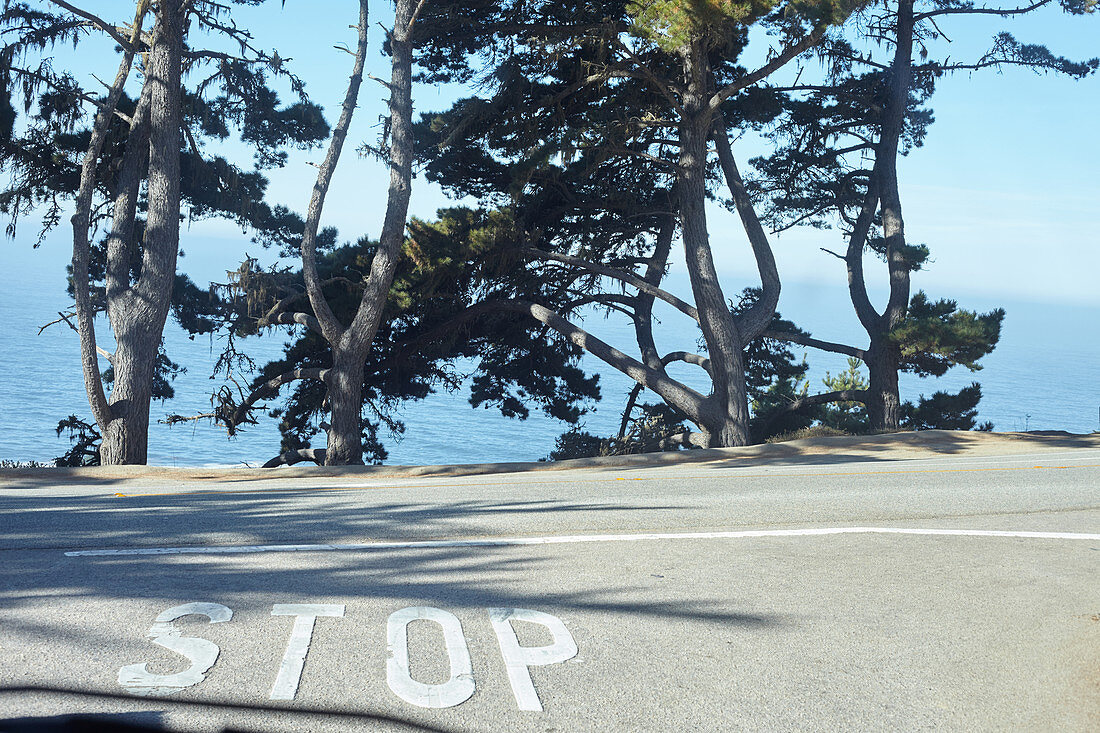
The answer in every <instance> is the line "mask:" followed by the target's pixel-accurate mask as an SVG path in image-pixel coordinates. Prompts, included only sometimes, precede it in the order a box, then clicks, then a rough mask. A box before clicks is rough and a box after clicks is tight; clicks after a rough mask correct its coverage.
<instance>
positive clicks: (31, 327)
mask: <svg viewBox="0 0 1100 733" xmlns="http://www.w3.org/2000/svg"><path fill="white" fill-rule="evenodd" d="M11 247H13V245H11V244H10V243H4V244H3V245H0V318H2V320H3V323H4V324H5V325H4V329H3V334H4V336H3V347H2V348H0V458H7V459H19V460H28V459H35V460H42V461H45V460H50V459H52V458H54V457H55V456H58V455H61V453H63V452H64V451H65V449H66V448H67V446H68V441H67V439H66V438H65V437H61V438H58V437H57V436H56V435H55V432H54V427H55V426H56V424H57V421H58V420H59V419H60V418H63V417H65V416H67V415H69V414H73V413H75V414H77V415H80V416H83V417H85V418H88V416H89V415H90V411H89V409H88V404H87V400H86V397H85V395H84V387H83V382H82V379H81V371H80V359H79V345H78V341H77V338H76V334H75V333H74V332H73V331H71V330H70V329H69V328H68V327H67V326H65V325H63V324H61V325H55V326H52V327H51V328H49V329H47V330H46V331H45V332H44V333H43V334H41V335H36V333H37V331H38V328H39V326H41V325H42V324H44V323H46V322H47V321H50V320H53V319H54V318H56V317H57V311H58V310H59V309H61V308H63V307H65V306H66V304H67V299H66V297H65V294H64V286H63V283H64V274H63V272H59V271H58V269H59V268H57V267H56V265H55V264H53V263H55V262H56V260H51V259H50V258H47V257H44V256H43V257H40V258H39V257H36V254H35V253H22V252H20V253H18V254H17V255H13V254H12V252H13V251H12V249H10V248H11ZM741 285H742V284H738V283H730V286H729V287H730V292H731V293H732V292H735V290H737V289H739V288H740V286H741ZM676 286H679V287H678V290H680V291H685V290H686V288H685V287H684V283H683V282H682V281H681V282H677V281H675V280H674V281H673V287H676ZM931 295H933V296H938V295H942V294H940V293H935V292H933V293H931ZM959 299H960V302H961V303H962V304H963V305H964V306H966V307H973V308H979V309H988V308H991V307H994V306H997V305H1000V306H1004V307H1005V308H1007V309H1008V317H1007V319H1006V322H1005V329H1004V334H1003V337H1002V339H1001V345H1000V346H999V347H998V348H997V350H996V351H995V352H994V353H993V354H992V355H991V356H989V357H987V359H986V360H985V364H986V367H985V369H984V370H983V371H981V372H978V373H976V374H971V373H970V372H968V371H967V370H965V369H961V370H960V369H956V370H953V371H952V372H949V373H948V375H947V376H945V377H944V378H942V379H940V380H919V379H916V378H913V377H909V376H905V375H903V379H902V393H903V394H902V396H903V399H915V398H916V396H917V395H918V394H919V393H922V392H923V393H924V394H931V392H933V391H935V390H937V389H951V390H957V389H958V388H959V387H962V386H965V385H967V384H969V383H970V382H971V381H973V380H974V379H977V380H978V381H980V382H981V384H982V389H983V394H984V398H983V400H982V404H981V405H980V406H979V414H980V419H982V420H992V421H993V423H994V425H995V426H996V429H997V430H1022V429H1024V427H1025V425H1026V426H1027V427H1030V428H1031V429H1032V430H1036V429H1049V430H1053V429H1058V430H1068V431H1070V432H1077V433H1084V432H1089V431H1091V430H1096V429H1097V428H1098V410H1100V380H1098V377H1100V369H1098V368H1097V366H1098V364H1100V308H1077V307H1071V306H1063V305H1046V304H1035V303H1013V302H1006V301H988V302H987V301H984V300H981V299H973V298H966V297H960V298H959ZM780 310H781V311H782V312H783V315H784V316H786V317H789V318H793V319H794V320H795V321H796V322H798V323H799V325H800V326H802V327H803V328H807V329H809V330H811V331H812V332H813V333H814V335H816V336H819V337H821V338H826V339H831V340H848V341H849V342H850V343H862V340H861V339H860V338H859V336H860V334H861V331H860V329H859V327H858V324H856V322H855V318H854V316H853V315H852V313H851V307H850V306H849V305H848V304H847V302H846V299H845V296H844V292H843V286H842V285H841V286H840V289H838V288H833V287H829V288H826V287H824V286H820V285H803V284H787V285H786V287H785V290H784V295H783V299H782V301H781V303H780ZM587 326H588V327H589V328H590V329H591V330H592V331H593V332H594V333H596V334H597V335H600V336H601V337H604V338H605V340H608V341H610V342H611V343H613V344H615V345H617V346H618V347H619V348H621V349H622V350H624V351H628V352H629V351H632V349H631V348H630V347H631V345H632V344H633V343H634V342H633V338H632V333H631V330H630V328H629V326H628V325H627V324H626V323H625V321H622V320H619V321H616V320H605V319H603V318H602V317H599V316H596V317H593V318H591V319H589V321H588V322H587ZM100 333H101V334H106V333H107V330H106V328H101V329H100ZM657 335H658V342H659V346H660V347H661V348H662V349H663V350H667V351H671V350H675V349H694V341H695V337H696V336H695V332H694V330H693V326H692V324H690V323H689V322H687V320H686V319H685V318H683V317H682V316H680V315H679V314H678V313H675V312H671V311H670V312H665V313H664V314H663V323H662V324H661V325H660V326H659V327H658V330H657ZM101 338H103V336H101ZM167 340H168V350H169V355H170V356H171V357H172V358H173V359H174V360H175V361H177V362H179V363H181V364H183V365H185V366H186V367H187V369H188V372H187V373H186V374H184V375H181V376H180V377H179V378H178V379H177V380H176V382H175V388H176V395H177V396H176V398H175V399H174V400H172V401H171V402H169V403H167V404H164V405H161V404H159V403H154V405H153V410H152V414H153V417H154V419H157V418H163V417H164V415H166V414H167V413H169V412H177V413H181V414H194V413H199V412H203V411H206V410H208V409H209V408H210V399H209V395H210V391H211V388H212V385H213V384H214V383H213V382H211V381H210V379H209V375H210V370H211V366H212V364H213V362H214V359H215V358H216V356H217V353H218V351H219V350H220V343H219V342H217V341H216V340H213V341H212V340H211V339H210V338H209V337H203V336H199V337H196V338H195V340H194V341H191V340H188V339H187V337H186V335H185V334H183V333H182V332H180V331H179V329H178V328H176V327H174V326H170V329H169V333H168V337H167ZM284 340H285V339H284V337H283V336H282V335H279V334H276V335H269V336H265V337H261V338H259V339H253V340H252V341H250V342H246V345H249V346H250V347H251V349H252V352H251V353H252V355H253V357H254V358H256V359H257V361H259V362H261V363H262V362H263V361H264V360H265V359H267V358H270V357H272V356H275V355H276V354H278V353H279V350H280V347H281V345H282V342H283V341H284ZM104 346H105V347H106V348H111V345H110V344H109V343H107V344H104ZM808 356H809V360H810V364H811V368H812V369H811V373H810V377H811V388H817V387H820V379H821V377H822V376H823V375H824V373H825V371H826V370H830V371H832V372H833V373H836V372H837V371H840V370H842V369H844V368H845V366H846V364H845V359H844V358H843V357H840V356H836V355H831V354H822V353H820V352H812V351H811V352H808ZM586 366H587V368H588V370H589V371H590V372H598V373H599V374H601V389H602V394H603V400H602V401H601V402H600V403H598V404H596V405H594V407H595V411H594V412H592V413H590V414H588V415H586V416H585V417H584V423H585V428H586V429H587V430H589V431H591V432H594V433H597V434H603V435H606V434H610V433H612V432H614V431H615V430H616V429H617V427H618V422H619V418H620V411H621V409H622V407H623V403H624V400H625V396H626V394H627V392H628V391H629V389H630V387H631V382H630V380H628V379H627V378H625V377H624V376H622V375H621V374H620V373H619V372H617V371H615V370H612V369H609V368H607V367H606V366H605V365H603V363H602V362H600V361H598V360H596V359H591V358H590V359H587V360H586ZM676 373H678V374H680V375H681V376H682V377H683V378H684V379H686V380H688V381H690V382H692V383H693V386H695V387H697V388H700V389H701V388H704V385H705V380H703V379H701V378H700V377H701V376H702V375H701V372H699V371H698V368H697V367H689V366H686V365H680V366H679V368H678V369H677V370H676ZM467 397H468V395H467V394H466V393H464V392H460V393H455V394H446V393H444V394H437V395H434V396H432V397H430V398H429V399H427V400H425V401H423V402H421V403H415V404H410V405H409V406H408V407H407V408H406V409H405V410H404V412H403V415H402V416H401V417H402V419H403V420H404V421H405V423H406V424H407V427H408V430H407V432H406V433H405V435H404V438H403V439H402V440H401V441H400V442H399V443H395V442H393V441H389V442H388V443H387V445H388V447H389V449H390V458H389V460H388V461H387V462H388V463H393V464H400V463H407V464H432V463H470V462H482V461H522V460H534V459H538V458H541V457H544V456H546V455H547V454H548V453H549V452H550V450H551V449H552V448H553V445H554V439H555V438H556V437H557V436H558V435H559V434H560V433H561V432H563V431H564V430H565V429H566V428H567V426H565V425H563V424H561V423H559V422H557V421H555V420H551V419H548V418H546V417H544V416H542V415H541V414H540V413H538V412H537V410H533V411H532V416H531V418H530V419H528V420H526V421H519V420H511V419H506V418H503V417H501V416H500V415H499V413H497V412H496V411H495V410H485V409H478V410H474V409H471V407H470V406H469V403H468V401H467ZM1028 415H1030V418H1029V417H1027V416H1028ZM322 440H323V438H322ZM278 445H279V437H278V432H277V430H276V428H275V425H274V421H273V420H271V419H266V420H263V421H262V422H261V425H259V426H251V427H247V428H246V429H245V430H244V432H243V433H242V434H241V435H239V436H237V437H235V438H233V439H232V440H229V439H227V438H226V435H225V432H224V430H222V429H221V428H218V427H216V426H213V425H210V424H208V423H205V422H203V423H195V424H188V425H184V426H176V427H172V428H169V427H168V426H167V425H163V424H156V423H154V424H153V425H152V426H151V428H150V446H149V460H150V463H154V464H159V465H180V466H185V465H210V464H221V465H225V464H239V463H241V462H250V463H253V464H256V463H262V462H263V461H265V460H267V459H268V458H270V457H271V456H273V455H275V454H276V453H277V452H278Z"/></svg>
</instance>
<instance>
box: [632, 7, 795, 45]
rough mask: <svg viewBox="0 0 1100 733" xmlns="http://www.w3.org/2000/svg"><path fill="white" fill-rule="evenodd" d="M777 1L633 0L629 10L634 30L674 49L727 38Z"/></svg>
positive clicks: (762, 15) (757, 17) (754, 19)
mask: <svg viewBox="0 0 1100 733" xmlns="http://www.w3.org/2000/svg"><path fill="white" fill-rule="evenodd" d="M776 4H777V0H740V1H739V0H633V1H632V2H631V3H630V4H629V13H630V16H631V19H632V20H633V30H634V32H635V33H638V34H639V35H641V36H643V37H645V38H648V39H650V40H651V41H654V42H655V43H656V44H657V45H658V46H660V47H661V48H662V49H664V50H665V51H669V52H673V51H676V50H677V49H679V48H681V47H683V46H687V45H690V44H691V43H693V42H694V41H696V39H699V38H704V39H706V41H707V42H708V44H716V43H719V42H722V41H723V40H725V39H727V38H728V37H729V35H730V32H731V31H733V30H734V29H735V28H737V27H744V26H748V25H751V24H752V23H753V22H755V21H756V20H759V19H760V18H762V17H764V16H766V15H767V14H768V13H770V12H771V11H772V9H773V8H774V7H775V6H776Z"/></svg>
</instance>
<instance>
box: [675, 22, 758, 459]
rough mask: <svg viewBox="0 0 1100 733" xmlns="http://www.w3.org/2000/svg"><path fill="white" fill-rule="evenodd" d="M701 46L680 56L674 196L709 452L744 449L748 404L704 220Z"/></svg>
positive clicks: (736, 338)
mask: <svg viewBox="0 0 1100 733" xmlns="http://www.w3.org/2000/svg"><path fill="white" fill-rule="evenodd" d="M706 53H707V52H706V48H705V47H704V45H703V43H702V42H701V41H698V42H695V43H693V44H692V45H691V46H689V47H687V48H685V49H684V50H683V51H682V58H683V60H684V70H685V75H686V79H685V81H686V91H685V93H684V95H683V113H682V114H683V117H682V120H681V123H680V130H679V134H680V166H679V176H678V178H679V180H678V184H677V191H678V192H679V202H680V224H681V228H682V231H683V239H684V254H685V259H686V263H687V269H688V275H689V276H690V279H691V289H692V292H693V293H694V295H695V306H696V308H697V309H698V311H699V327H700V328H701V330H702V332H703V339H704V341H705V342H706V344H707V351H708V354H709V356H710V361H711V364H712V369H711V372H712V374H711V376H712V380H713V384H714V391H713V393H712V394H711V396H710V398H709V399H710V400H711V401H712V402H713V404H712V405H711V407H712V409H711V410H708V412H711V413H712V416H711V417H710V418H709V419H708V420H707V421H706V423H705V428H706V431H707V433H708V434H709V441H710V446H711V447H728V446H740V445H748V444H749V403H748V392H747V390H746V387H745V369H744V364H743V358H742V353H741V337H740V334H739V333H738V331H737V325H736V324H735V323H734V320H733V313H731V312H730V309H729V306H728V305H727V304H726V298H725V295H724V294H723V293H722V287H721V285H720V284H719V282H718V273H717V271H716V270H715V267H714V257H713V254H712V252H711V246H710V235H709V233H708V231H707V215H706V209H705V208H704V207H705V204H706V164H707V141H708V139H709V138H710V129H711V123H712V119H711V113H710V111H709V109H708V107H707V102H708V100H709V94H708V92H709V87H710V69H709V67H708V65H707V60H706Z"/></svg>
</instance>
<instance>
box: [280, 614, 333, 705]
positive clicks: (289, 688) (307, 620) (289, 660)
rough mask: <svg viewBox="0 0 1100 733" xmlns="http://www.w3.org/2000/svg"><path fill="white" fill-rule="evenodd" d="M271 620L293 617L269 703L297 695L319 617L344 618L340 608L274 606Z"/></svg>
mask: <svg viewBox="0 0 1100 733" xmlns="http://www.w3.org/2000/svg"><path fill="white" fill-rule="evenodd" d="M271 615H272V616H294V617H295V618H294V630H293V631H291V632H290V641H289V642H288V643H287V645H286V654H284V655H283V663H282V664H281V665H280V666H279V676H278V677H276V678H275V686H274V687H272V688H271V699H272V700H293V699H294V696H295V695H296V694H297V693H298V683H299V682H300V681H301V679H302V668H303V667H305V664H306V654H307V653H308V652H309V642H310V641H311V640H312V638H313V624H314V622H315V621H316V620H317V617H318V616H333V617H337V618H342V617H343V616H344V606H343V604H340V605H334V604H324V603H276V604H275V605H274V606H272V607H271Z"/></svg>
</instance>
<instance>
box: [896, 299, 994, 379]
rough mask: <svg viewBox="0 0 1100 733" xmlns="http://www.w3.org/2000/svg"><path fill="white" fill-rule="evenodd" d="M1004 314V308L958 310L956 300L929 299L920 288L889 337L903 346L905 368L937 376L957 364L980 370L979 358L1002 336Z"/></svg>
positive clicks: (909, 370) (903, 364)
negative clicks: (982, 310)
mask: <svg viewBox="0 0 1100 733" xmlns="http://www.w3.org/2000/svg"><path fill="white" fill-rule="evenodd" d="M1004 316H1005V311H1004V309H1003V308H997V309H995V310H992V311H990V312H989V313H983V314H978V313H976V312H974V311H966V310H959V309H958V303H956V302H955V301H954V300H948V299H942V300H937V301H930V300H929V299H928V296H927V295H925V293H924V292H923V291H919V292H917V294H916V295H914V296H913V298H912V300H911V301H910V303H909V310H908V312H907V314H906V316H905V320H904V321H902V322H901V323H900V324H899V325H898V326H897V327H896V328H894V329H893V330H892V331H891V332H890V339H891V340H892V341H893V342H894V343H895V344H897V345H898V346H899V347H900V348H901V354H902V363H901V369H902V370H903V371H907V372H912V373H914V374H919V375H921V376H927V375H932V376H936V377H938V376H941V375H943V374H944V373H945V372H946V371H947V370H948V369H950V368H951V367H953V366H956V365H958V364H961V365H963V366H965V367H966V368H968V369H970V370H971V371H977V370H979V369H981V365H979V364H978V363H977V362H978V360H979V359H981V358H982V357H983V356H986V355H987V354H989V353H990V352H992V351H993V349H994V348H995V347H996V345H997V341H998V340H999V339H1000V336H1001V323H1002V321H1003V320H1004Z"/></svg>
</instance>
